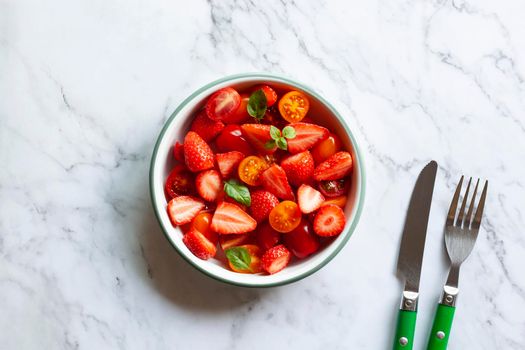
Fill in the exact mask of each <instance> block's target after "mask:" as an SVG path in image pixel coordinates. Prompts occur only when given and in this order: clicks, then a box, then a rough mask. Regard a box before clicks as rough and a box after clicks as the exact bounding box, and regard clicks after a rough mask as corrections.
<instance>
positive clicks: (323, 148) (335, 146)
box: [311, 133, 341, 164]
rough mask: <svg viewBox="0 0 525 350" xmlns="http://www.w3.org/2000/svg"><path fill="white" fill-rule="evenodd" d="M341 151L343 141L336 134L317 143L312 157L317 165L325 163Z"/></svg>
mask: <svg viewBox="0 0 525 350" xmlns="http://www.w3.org/2000/svg"><path fill="white" fill-rule="evenodd" d="M340 150H341V140H339V137H338V136H337V135H336V134H332V133H331V134H330V135H328V137H327V138H326V139H324V140H323V141H321V142H319V143H317V145H315V146H314V148H312V151H311V152H312V157H314V161H315V163H316V164H319V163H322V162H324V161H325V160H326V159H328V157H330V156H331V155H334V154H336V153H337V152H339V151H340Z"/></svg>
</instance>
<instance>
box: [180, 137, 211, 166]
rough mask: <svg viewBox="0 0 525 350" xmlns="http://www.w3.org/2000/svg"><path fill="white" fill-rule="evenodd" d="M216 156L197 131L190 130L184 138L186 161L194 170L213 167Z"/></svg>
mask: <svg viewBox="0 0 525 350" xmlns="http://www.w3.org/2000/svg"><path fill="white" fill-rule="evenodd" d="M214 159H215V156H214V155H213V152H212V150H211V148H210V146H208V144H207V143H206V141H204V140H203V139H202V137H200V136H199V134H197V133H196V132H195V131H189V132H188V133H187V134H186V137H185V138H184V161H185V162H186V166H187V167H188V169H190V170H191V171H193V172H198V171H202V170H207V169H211V168H213V165H214Z"/></svg>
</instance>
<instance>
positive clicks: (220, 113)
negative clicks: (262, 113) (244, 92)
mask: <svg viewBox="0 0 525 350" xmlns="http://www.w3.org/2000/svg"><path fill="white" fill-rule="evenodd" d="M240 104H241V96H240V95H239V93H238V92H237V91H235V89H233V88H231V87H227V88H224V89H220V90H219V91H217V92H215V93H214V94H213V95H211V96H210V98H209V99H208V102H207V103H206V114H207V115H208V117H209V118H210V119H212V120H224V121H226V120H227V119H228V118H229V117H230V116H232V115H233V114H234V113H235V111H236V110H237V108H239V105H240Z"/></svg>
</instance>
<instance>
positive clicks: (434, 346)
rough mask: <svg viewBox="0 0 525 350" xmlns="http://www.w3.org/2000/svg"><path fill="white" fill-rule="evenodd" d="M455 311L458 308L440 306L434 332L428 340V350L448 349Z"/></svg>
mask: <svg viewBox="0 0 525 350" xmlns="http://www.w3.org/2000/svg"><path fill="white" fill-rule="evenodd" d="M455 311H456V308H455V307H454V306H448V305H443V304H439V305H438V308H437V311H436V317H434V324H433V325H432V331H431V332H430V337H429V339H428V346H427V350H445V349H446V348H447V344H448V338H449V337H450V329H451V328H452V320H454V312H455Z"/></svg>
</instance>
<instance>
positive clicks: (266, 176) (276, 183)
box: [260, 164, 294, 200]
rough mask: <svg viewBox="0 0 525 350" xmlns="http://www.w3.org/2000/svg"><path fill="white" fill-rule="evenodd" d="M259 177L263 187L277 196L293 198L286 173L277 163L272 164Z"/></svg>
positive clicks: (285, 198)
mask: <svg viewBox="0 0 525 350" xmlns="http://www.w3.org/2000/svg"><path fill="white" fill-rule="evenodd" d="M260 178H261V183H262V185H263V187H264V189H265V190H267V191H269V192H271V193H273V194H274V195H275V196H276V197H277V198H280V199H284V200H288V199H289V200H294V195H293V192H292V188H291V187H290V184H289V183H288V178H287V177H286V173H285V172H284V170H283V168H281V167H280V166H279V165H277V164H273V165H272V166H271V167H269V168H268V169H266V170H265V171H264V172H263V173H262V174H261V176H260Z"/></svg>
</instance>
